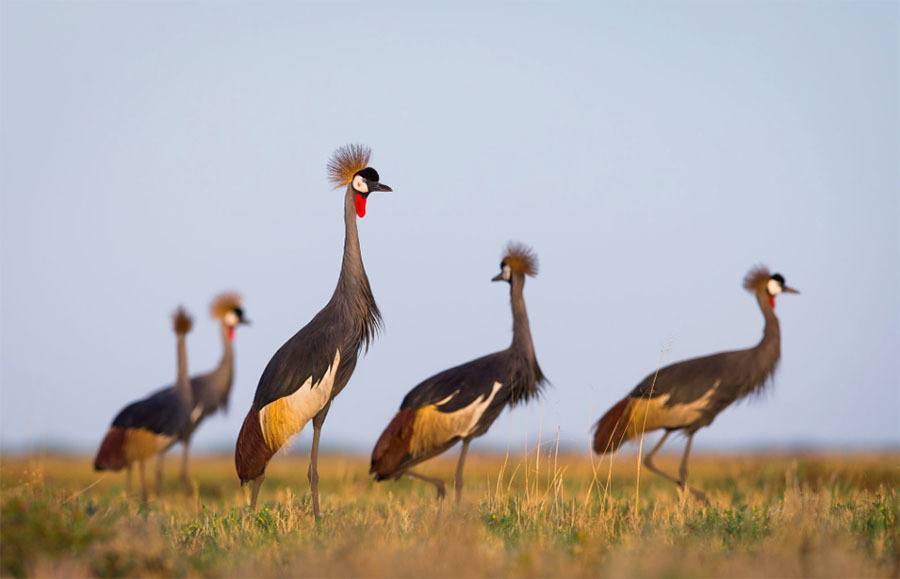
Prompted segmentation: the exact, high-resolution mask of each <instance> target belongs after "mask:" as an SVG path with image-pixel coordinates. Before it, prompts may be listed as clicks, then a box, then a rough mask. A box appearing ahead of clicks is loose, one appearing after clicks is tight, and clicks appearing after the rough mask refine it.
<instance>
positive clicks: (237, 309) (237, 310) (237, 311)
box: [232, 306, 244, 318]
mask: <svg viewBox="0 0 900 579" xmlns="http://www.w3.org/2000/svg"><path fill="white" fill-rule="evenodd" d="M232 311H233V312H234V313H235V314H237V317H239V318H243V317H244V309H243V308H242V307H240V306H237V307H235V308H232Z"/></svg>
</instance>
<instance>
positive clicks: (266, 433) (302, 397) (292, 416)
mask: <svg viewBox="0 0 900 579" xmlns="http://www.w3.org/2000/svg"><path fill="white" fill-rule="evenodd" d="M340 363H341V351H340V350H336V352H335V355H334V360H333V361H332V363H331V365H330V366H328V369H327V370H326V371H325V374H324V375H323V376H322V377H321V379H319V380H318V381H316V382H313V377H312V376H309V377H308V378H307V379H306V381H305V382H303V384H302V385H301V386H300V387H299V388H297V389H296V390H295V391H294V392H293V393H291V394H288V395H287V396H283V397H281V398H278V399H276V400H274V401H272V402H270V403H268V404H266V405H265V406H263V407H262V408H261V409H260V411H259V425H260V428H261V430H262V434H263V439H264V440H265V442H266V445H267V446H268V447H269V449H270V450H271V451H272V452H275V451H277V450H278V449H279V448H281V447H282V446H284V444H285V443H286V442H288V441H289V440H290V438H292V437H293V436H294V435H296V434H298V433H299V432H300V431H301V430H303V427H304V426H306V423H307V422H309V421H310V419H312V418H313V417H314V416H315V415H316V414H318V413H319V411H320V410H322V408H324V407H325V405H326V404H328V401H329V400H330V399H331V391H332V389H333V387H334V379H335V375H336V374H337V369H338V366H340Z"/></svg>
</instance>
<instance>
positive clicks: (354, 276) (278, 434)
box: [234, 145, 391, 519]
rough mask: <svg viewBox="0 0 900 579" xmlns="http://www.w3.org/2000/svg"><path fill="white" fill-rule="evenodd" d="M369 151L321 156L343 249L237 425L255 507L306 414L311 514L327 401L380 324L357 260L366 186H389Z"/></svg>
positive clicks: (240, 465)
mask: <svg viewBox="0 0 900 579" xmlns="http://www.w3.org/2000/svg"><path fill="white" fill-rule="evenodd" d="M370 154H371V151H370V150H369V149H368V148H367V147H364V146H361V145H347V146H344V147H342V148H340V149H338V150H337V151H336V152H335V153H334V155H333V156H332V158H331V160H330V161H329V163H328V172H329V177H330V179H331V181H332V182H333V183H334V184H335V185H336V186H337V187H346V189H345V191H344V256H343V263H342V265H341V273H340V276H339V277H338V282H337V287H336V288H335V290H334V294H333V295H332V296H331V300H329V302H328V303H327V304H326V305H325V307H324V308H322V310H321V311H320V312H319V313H318V314H316V316H315V317H314V318H313V319H312V320H311V321H310V322H309V323H308V324H307V325H306V326H304V327H303V328H302V329H300V331H298V332H297V333H296V334H294V336H293V337H292V338H290V339H289V340H288V341H287V342H286V343H285V344H284V345H283V346H281V348H279V349H278V351H277V352H276V353H275V355H274V356H272V359H271V360H269V363H268V365H266V368H265V370H264V371H263V373H262V376H261V377H260V379H259V384H258V386H257V387H256V395H255V396H254V398H253V406H252V407H251V408H250V411H249V412H248V413H247V416H246V418H245V419H244V423H243V425H242V426H241V431H240V434H239V435H238V439H237V444H236V446H235V455H234V460H235V467H236V468H237V474H238V477H239V478H240V480H241V484H244V483H247V482H251V483H252V487H251V499H250V506H251V508H252V509H255V508H256V501H257V496H258V494H259V489H260V486H261V485H262V482H263V480H264V478H265V471H266V465H267V464H268V462H269V460H270V459H271V458H272V456H273V455H274V454H275V452H276V451H278V449H280V448H281V447H282V446H283V445H284V444H285V443H286V442H287V441H288V439H290V438H291V437H292V436H294V435H295V434H297V433H299V432H300V431H301V430H302V429H303V427H304V425H306V423H307V422H308V421H309V420H312V421H313V440H312V449H311V453H310V463H309V471H308V477H309V487H310V494H311V496H312V509H313V516H314V517H315V518H316V519H318V518H319V517H320V514H321V513H320V507H319V487H318V481H319V474H318V456H319V437H320V433H321V430H322V424H323V423H324V422H325V417H326V415H327V414H328V409H329V408H330V407H331V401H332V400H333V399H334V398H335V396H337V395H338V394H339V393H340V391H341V390H343V388H344V387H345V386H346V385H347V382H348V381H349V380H350V376H351V375H352V374H353V370H354V368H355V367H356V362H357V358H358V356H359V353H360V351H361V350H362V349H363V348H366V349H368V346H369V344H370V343H371V341H372V340H373V339H374V337H375V334H376V332H377V331H378V329H379V327H380V325H381V314H380V313H379V311H378V306H377V305H376V304H375V298H374V297H373V295H372V289H371V287H370V286H369V278H368V277H367V276H366V270H365V268H364V267H363V261H362V255H361V253H360V247H359V233H358V231H357V223H356V221H357V219H362V218H363V217H364V216H365V215H366V202H367V201H368V198H369V196H370V195H371V194H372V193H375V192H380V191H391V188H390V187H388V186H387V185H384V184H382V183H381V182H380V179H379V176H378V172H377V171H376V170H375V169H373V168H372V167H370V166H369V157H370Z"/></svg>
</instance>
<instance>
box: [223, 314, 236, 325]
mask: <svg viewBox="0 0 900 579" xmlns="http://www.w3.org/2000/svg"><path fill="white" fill-rule="evenodd" d="M222 321H224V322H225V325H228V326H236V325H237V323H238V317H237V314H236V313H234V312H228V313H227V314H225V317H224V318H222Z"/></svg>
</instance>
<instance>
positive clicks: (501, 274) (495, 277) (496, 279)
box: [491, 271, 506, 281]
mask: <svg viewBox="0 0 900 579" xmlns="http://www.w3.org/2000/svg"><path fill="white" fill-rule="evenodd" d="M491 281H506V280H505V279H503V272H502V271H501V272H500V273H498V274H497V275H495V276H494V277H492V278H491Z"/></svg>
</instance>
